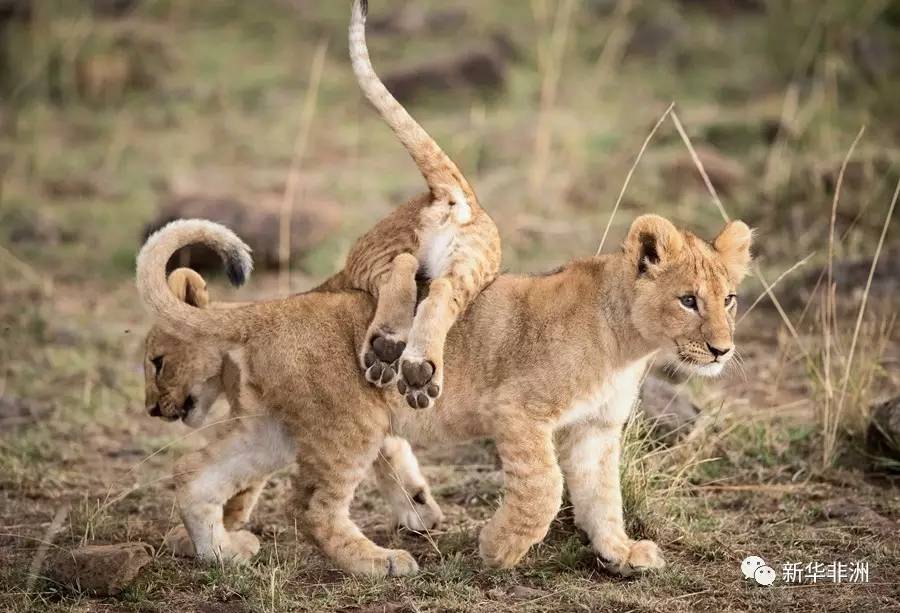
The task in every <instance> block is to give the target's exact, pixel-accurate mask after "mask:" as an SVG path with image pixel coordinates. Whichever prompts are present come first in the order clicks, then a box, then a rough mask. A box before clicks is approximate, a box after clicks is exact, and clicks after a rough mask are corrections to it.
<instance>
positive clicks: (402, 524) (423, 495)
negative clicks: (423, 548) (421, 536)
mask: <svg viewBox="0 0 900 613" xmlns="http://www.w3.org/2000/svg"><path fill="white" fill-rule="evenodd" d="M392 510H393V515H394V526H396V527H397V528H399V529H403V530H411V531H413V532H425V531H426V530H431V529H432V528H434V527H436V526H437V525H438V524H439V523H441V522H442V521H444V512H443V511H441V507H440V506H439V505H438V503H437V502H436V501H435V500H434V498H433V497H432V496H431V494H430V493H429V492H428V491H427V490H426V489H422V490H419V491H418V492H417V493H416V494H415V495H414V496H412V497H411V498H409V500H403V501H402V503H400V504H398V505H397V507H396V508H394V509H392Z"/></svg>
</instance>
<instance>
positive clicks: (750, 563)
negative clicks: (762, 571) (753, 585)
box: [741, 556, 766, 579]
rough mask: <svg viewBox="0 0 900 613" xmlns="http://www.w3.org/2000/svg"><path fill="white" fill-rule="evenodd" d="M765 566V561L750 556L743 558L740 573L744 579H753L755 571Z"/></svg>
mask: <svg viewBox="0 0 900 613" xmlns="http://www.w3.org/2000/svg"><path fill="white" fill-rule="evenodd" d="M765 565H766V561H765V560H763V559H762V558H761V557H759V556H750V557H749V558H744V561H743V562H741V573H743V575H744V579H753V577H754V573H755V572H756V569H757V568H760V567H762V566H765Z"/></svg>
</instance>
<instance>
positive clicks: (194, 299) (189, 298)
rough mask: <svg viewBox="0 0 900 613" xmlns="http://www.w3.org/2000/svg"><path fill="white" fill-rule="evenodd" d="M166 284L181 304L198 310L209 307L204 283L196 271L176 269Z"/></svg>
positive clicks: (207, 293)
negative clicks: (184, 303) (183, 303)
mask: <svg viewBox="0 0 900 613" xmlns="http://www.w3.org/2000/svg"><path fill="white" fill-rule="evenodd" d="M168 283H169V289H170V290H172V293H173V294H175V296H177V297H178V299H179V300H181V301H182V302H186V303H187V304H189V305H191V306H195V307H197V308H198V309H205V308H206V307H208V306H209V292H208V291H207V289H206V281H204V280H203V277H201V276H200V275H199V274H198V273H197V271H195V270H192V269H190V268H176V269H175V270H173V271H172V272H171V274H169V278H168Z"/></svg>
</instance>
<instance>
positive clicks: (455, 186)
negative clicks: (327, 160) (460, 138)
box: [350, 0, 478, 207]
mask: <svg viewBox="0 0 900 613" xmlns="http://www.w3.org/2000/svg"><path fill="white" fill-rule="evenodd" d="M368 6H369V3H368V0H353V9H352V13H351V18H350V59H351V61H352V63H353V72H354V73H355V74H356V80H357V81H358V82H359V86H360V88H362V91H363V93H364V94H365V96H366V98H368V100H369V102H371V103H372V106H374V107H375V108H376V109H377V110H378V112H379V113H380V114H381V116H382V117H383V118H384V120H385V121H386V122H387V124H388V125H389V126H390V127H391V129H392V130H393V131H394V133H395V134H396V135H397V137H398V138H399V139H400V142H401V143H403V146H404V147H406V150H407V151H408V152H409V154H410V156H412V159H413V161H415V163H416V165H417V166H418V167H419V170H420V171H421V173H422V176H423V177H424V178H425V182H426V183H427V184H428V189H429V190H431V194H432V198H434V199H436V200H443V199H446V200H450V201H451V202H454V201H456V202H455V204H461V205H466V204H468V205H469V206H471V207H475V206H478V203H477V199H476V197H475V192H474V191H473V190H472V188H471V186H470V185H469V183H468V181H466V178H465V177H464V176H463V174H462V173H461V172H460V171H459V168H457V166H456V164H454V163H453V160H451V159H450V157H449V156H448V155H447V154H446V153H444V151H443V150H442V149H441V148H440V147H439V146H438V144H437V143H436V142H435V140H434V139H433V138H431V136H430V135H429V134H428V132H426V131H425V129H424V128H422V126H420V125H419V124H418V123H417V122H416V120H415V119H413V118H412V116H411V115H410V114H409V113H408V112H407V111H406V109H405V108H403V105H402V104H400V103H399V102H398V101H397V99H396V98H394V96H393V95H392V94H391V92H389V91H388V89H387V88H386V87H385V86H384V83H382V82H381V79H379V78H378V75H377V74H375V68H373V66H372V61H371V60H370V59H369V49H368V47H367V46H366V14H367V13H368ZM461 199H464V200H465V201H464V202H459V200H461Z"/></svg>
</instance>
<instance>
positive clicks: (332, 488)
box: [294, 422, 419, 577]
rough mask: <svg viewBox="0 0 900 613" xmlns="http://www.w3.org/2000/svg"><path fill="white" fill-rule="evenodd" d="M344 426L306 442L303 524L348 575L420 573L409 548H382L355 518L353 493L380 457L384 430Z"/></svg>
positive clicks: (300, 480) (301, 460) (299, 476)
mask: <svg viewBox="0 0 900 613" xmlns="http://www.w3.org/2000/svg"><path fill="white" fill-rule="evenodd" d="M345 423H346V422H345ZM350 425H351V426H353V425H354V424H352V423H351V424H350ZM340 426H341V424H336V427H335V428H334V429H332V430H330V434H329V435H328V436H323V437H318V438H317V439H316V440H313V441H309V443H308V444H304V446H303V452H302V453H301V454H300V455H299V457H298V458H297V463H298V470H297V472H296V474H295V479H296V481H295V487H294V491H295V495H296V497H297V514H298V517H297V519H298V523H299V525H300V526H301V527H302V529H303V531H304V533H305V534H306V535H307V536H308V537H309V538H310V539H311V540H312V541H313V542H314V543H315V544H316V545H317V546H318V547H319V549H320V550H321V551H322V553H324V554H325V555H326V556H327V557H328V558H329V559H330V560H331V561H332V562H333V563H334V564H336V565H337V566H338V567H339V568H341V569H342V570H344V571H346V572H348V573H351V574H354V575H365V576H370V577H385V576H391V577H399V576H403V575H409V574H412V573H414V572H416V571H417V570H418V568H419V567H418V565H417V564H416V561H415V560H414V559H413V557H412V556H411V555H410V554H409V552H407V551H403V550H402V549H385V548H383V547H379V546H378V545H376V544H375V543H373V542H372V541H371V540H369V539H368V538H366V537H365V535H363V533H362V532H361V531H360V530H359V528H358V527H357V525H356V524H355V523H353V520H352V519H350V502H351V500H352V499H353V494H354V492H355V491H356V487H357V486H358V485H359V483H360V481H362V479H363V477H364V476H365V474H366V471H367V470H368V469H369V467H370V466H371V465H372V462H373V461H374V460H375V458H376V456H377V454H378V450H379V448H380V446H381V440H380V439H381V437H382V436H383V434H382V433H376V432H372V431H371V429H370V428H363V429H364V430H366V431H361V430H360V429H358V428H354V429H353V430H350V431H348V430H347V428H341V427H340Z"/></svg>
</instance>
